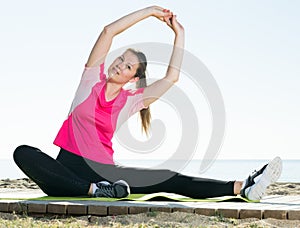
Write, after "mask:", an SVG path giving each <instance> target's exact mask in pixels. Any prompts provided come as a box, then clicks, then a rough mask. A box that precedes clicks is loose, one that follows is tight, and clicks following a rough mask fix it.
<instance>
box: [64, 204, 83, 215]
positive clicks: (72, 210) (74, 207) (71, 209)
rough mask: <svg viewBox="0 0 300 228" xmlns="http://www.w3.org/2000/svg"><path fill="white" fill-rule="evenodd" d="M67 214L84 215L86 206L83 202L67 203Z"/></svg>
mask: <svg viewBox="0 0 300 228" xmlns="http://www.w3.org/2000/svg"><path fill="white" fill-rule="evenodd" d="M67 214H68V215H86V214H87V206H86V205H83V204H70V205H67Z"/></svg>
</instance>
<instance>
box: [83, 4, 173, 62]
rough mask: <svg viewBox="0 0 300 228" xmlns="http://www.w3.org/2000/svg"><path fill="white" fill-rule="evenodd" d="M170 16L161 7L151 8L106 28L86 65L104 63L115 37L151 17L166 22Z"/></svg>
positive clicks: (136, 12)
mask: <svg viewBox="0 0 300 228" xmlns="http://www.w3.org/2000/svg"><path fill="white" fill-rule="evenodd" d="M170 15H171V13H170V12H168V11H165V10H163V8H161V7H159V6H151V7H147V8H144V9H141V10H138V11H135V12H133V13H130V14H128V15H126V16H124V17H122V18H120V19H118V20H116V21H115V22H113V23H111V24H109V25H107V26H105V27H104V29H103V30H102V32H101V33H100V35H99V37H98V39H97V41H96V43H95V45H94V47H93V49H92V51H91V53H90V56H89V58H88V61H87V63H86V65H87V66H88V67H90V66H96V65H99V64H100V63H102V62H104V60H105V57H106V55H107V53H108V52H109V49H110V46H111V44H112V40H113V38H114V36H116V35H118V34H119V33H121V32H123V31H125V30H126V29H128V28H129V27H131V26H132V25H134V24H136V23H137V22H139V21H141V20H143V19H145V18H147V17H150V16H155V17H156V18H158V19H160V20H164V18H168V17H170Z"/></svg>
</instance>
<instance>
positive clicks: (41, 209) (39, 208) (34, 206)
mask: <svg viewBox="0 0 300 228" xmlns="http://www.w3.org/2000/svg"><path fill="white" fill-rule="evenodd" d="M27 212H28V213H44V214H45V213H46V212H47V204H45V203H41V204H39V203H29V204H28V205H27Z"/></svg>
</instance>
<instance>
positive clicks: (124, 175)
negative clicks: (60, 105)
mask: <svg viewBox="0 0 300 228" xmlns="http://www.w3.org/2000/svg"><path fill="white" fill-rule="evenodd" d="M150 16H154V17H156V18H158V19H159V20H161V21H163V22H164V23H165V24H166V25H167V26H169V27H170V28H171V29H172V30H173V32H174V34H175V39H174V47H173V52H172V55H171V58H170V63H169V66H168V69H167V71H166V75H165V77H164V78H162V79H160V80H157V81H156V82H154V83H153V84H151V85H149V86H146V84H145V71H146V66H147V62H146V57H145V55H144V54H143V53H141V52H138V51H135V50H133V49H128V50H126V51H125V52H124V53H123V54H122V55H121V56H120V57H118V58H117V59H115V61H114V62H113V63H112V64H111V65H110V66H109V67H108V69H107V75H108V76H106V75H105V66H104V62H105V58H106V56H107V54H108V52H109V49H110V46H111V43H112V40H113V38H114V36H116V35H118V34H119V33H121V32H123V31H124V30H126V29H128V28H129V27H131V26H132V25H134V24H136V23H137V22H139V21H141V20H143V19H145V18H148V17H150ZM183 48H184V28H183V27H182V25H181V24H180V23H179V22H178V21H177V19H176V16H175V15H173V13H172V12H170V11H169V10H165V9H163V8H161V7H158V6H152V7H147V8H145V9H141V10H138V11H136V12H133V13H131V14H129V15H127V16H124V17H122V18H120V19H119V20H117V21H115V22H113V23H111V24H109V25H107V26H105V27H104V29H103V31H102V32H101V34H100V36H99V38H98V40H97V41H96V43H95V45H94V47H93V49H92V51H91V54H90V56H89V58H88V61H87V63H86V66H85V69H84V72H83V75H82V79H81V82H80V85H79V88H78V90H77V93H76V96H75V98H74V101H73V103H72V107H71V111H70V113H69V115H68V118H67V120H65V121H64V123H63V125H62V127H61V129H60V131H59V133H58V135H57V137H56V139H55V140H54V144H55V145H57V146H59V147H60V148H61V149H60V152H59V155H58V156H57V158H56V159H53V158H51V157H49V156H48V155H47V154H45V153H43V152H42V151H40V150H39V149H37V148H34V147H30V146H25V145H23V146H19V147H18V148H17V149H16V150H15V152H14V160H15V162H16V164H17V165H18V166H19V167H20V169H21V170H22V171H23V172H24V173H25V174H26V175H27V176H28V177H30V178H31V179H32V180H33V181H35V182H36V183H37V184H38V185H39V187H40V188H41V189H42V190H43V191H44V192H45V193H46V194H48V195H52V196H79V195H89V196H94V197H117V198H121V197H126V196H127V195H128V194H130V191H131V192H132V193H153V192H161V191H164V192H174V193H177V194H182V195H186V196H189V197H194V198H207V197H216V196H223V195H236V194H242V196H244V197H247V198H248V199H250V200H258V199H260V198H261V197H262V195H263V193H264V191H265V190H266V188H267V186H268V185H270V184H271V183H273V182H275V181H276V180H277V179H278V178H279V175H280V172H281V160H280V158H275V159H274V160H272V161H271V162H270V163H269V164H268V165H265V166H264V167H263V168H262V169H261V170H259V171H258V172H255V173H254V174H253V175H252V176H251V175H250V176H249V178H248V179H247V180H246V181H244V182H242V181H229V182H225V181H219V180H211V179H203V178H195V177H190V176H184V175H181V174H179V173H176V172H172V171H170V170H148V169H135V168H124V167H119V166H116V165H115V164H114V161H113V149H112V143H111V139H112V137H113V134H114V131H115V129H116V128H117V127H118V126H119V125H121V124H122V123H123V122H124V121H125V120H126V119H128V117H129V116H131V115H132V114H134V113H136V112H138V111H140V114H141V118H142V125H143V129H144V130H145V131H146V132H147V130H148V128H149V124H150V110H149V105H150V104H151V103H153V102H154V101H156V100H157V99H158V98H159V97H161V96H162V94H164V93H165V92H166V91H167V90H168V89H169V88H170V87H171V86H172V85H173V84H174V83H175V82H177V81H178V79H179V74H180V66H181V62H182V59H183ZM128 82H131V83H134V82H135V83H137V87H138V89H137V90H135V91H129V90H125V89H123V86H124V85H125V84H126V83H128ZM143 87H145V88H143ZM153 176H155V177H168V178H161V181H159V182H158V183H154V184H152V185H149V186H136V185H135V184H134V183H135V181H136V180H137V179H148V178H151V177H153ZM256 177H260V178H259V180H258V181H257V179H256V180H255V181H256V182H254V178H256ZM111 182H113V183H112V184H111ZM129 186H130V187H129Z"/></svg>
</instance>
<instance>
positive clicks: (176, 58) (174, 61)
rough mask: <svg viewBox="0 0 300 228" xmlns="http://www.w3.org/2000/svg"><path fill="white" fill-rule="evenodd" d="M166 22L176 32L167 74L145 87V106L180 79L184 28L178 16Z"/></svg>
mask: <svg viewBox="0 0 300 228" xmlns="http://www.w3.org/2000/svg"><path fill="white" fill-rule="evenodd" d="M166 23H167V25H168V26H169V27H171V28H172V30H173V31H174V33H175V39H174V46H173V51H172V55H171V58H170V62H169V66H168V69H167V72H166V76H165V77H164V78H162V79H160V80H157V81H156V82H154V83H153V84H151V85H149V86H147V87H146V88H145V89H144V93H143V101H144V105H145V107H148V106H149V105H150V104H151V103H153V102H154V101H156V100H157V99H158V98H160V97H161V96H162V95H163V94H164V93H165V92H166V91H167V90H168V89H170V88H171V87H172V85H174V83H175V82H177V81H178V79H179V75H180V69H181V64H182V59H183V54H184V28H183V26H182V25H181V24H180V23H179V22H178V21H177V19H176V16H173V17H172V18H171V19H170V21H169V20H166Z"/></svg>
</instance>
